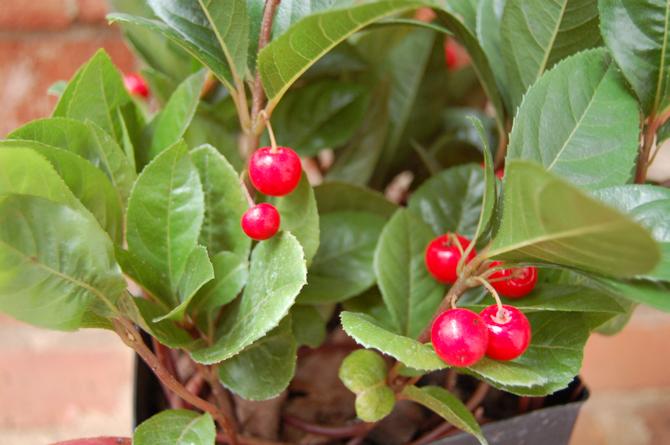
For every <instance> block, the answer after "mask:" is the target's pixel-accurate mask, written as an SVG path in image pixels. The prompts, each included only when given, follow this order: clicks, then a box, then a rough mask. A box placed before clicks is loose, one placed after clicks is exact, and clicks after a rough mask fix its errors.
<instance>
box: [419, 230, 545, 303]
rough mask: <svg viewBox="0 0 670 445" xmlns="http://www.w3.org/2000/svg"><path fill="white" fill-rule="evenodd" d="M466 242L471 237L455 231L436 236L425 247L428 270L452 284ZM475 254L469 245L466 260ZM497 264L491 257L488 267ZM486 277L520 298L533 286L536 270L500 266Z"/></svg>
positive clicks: (497, 287) (508, 294)
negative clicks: (500, 267)
mask: <svg viewBox="0 0 670 445" xmlns="http://www.w3.org/2000/svg"><path fill="white" fill-rule="evenodd" d="M468 246H470V240H469V239H467V238H465V237H463V236H461V235H458V234H456V233H447V234H445V235H442V236H438V237H437V238H435V239H434V240H433V241H431V242H430V244H428V247H427V248H426V253H425V261H426V267H427V268H428V272H430V274H431V275H432V276H433V277H434V278H435V279H436V280H437V281H440V282H442V283H446V284H454V283H455V282H456V280H457V279H458V270H457V269H458V263H459V262H460V261H461V258H462V256H463V253H464V252H465V250H466V249H467V248H468ZM476 255H477V252H476V251H475V249H472V250H471V251H470V253H469V254H468V257H467V261H466V263H467V262H469V261H472V259H473V258H474V257H475V256H476ZM500 265H501V263H500V261H492V262H491V264H490V266H489V267H491V268H493V267H499V266H500ZM489 281H490V283H491V285H492V286H493V287H494V288H495V290H496V291H497V292H498V293H499V294H500V295H502V296H505V297H507V298H521V297H523V296H525V295H527V294H528V293H530V292H531V291H532V290H533V288H534V287H535V284H536V283H537V270H536V269H535V268H534V267H532V266H529V267H517V268H513V269H500V270H496V271H495V272H493V273H492V274H491V275H490V277H489Z"/></svg>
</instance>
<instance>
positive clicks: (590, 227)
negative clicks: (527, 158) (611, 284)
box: [488, 161, 659, 277]
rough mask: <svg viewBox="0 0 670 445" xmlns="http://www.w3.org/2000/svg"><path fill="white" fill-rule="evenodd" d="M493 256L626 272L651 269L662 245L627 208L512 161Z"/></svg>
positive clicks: (621, 274) (608, 272)
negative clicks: (618, 207)
mask: <svg viewBox="0 0 670 445" xmlns="http://www.w3.org/2000/svg"><path fill="white" fill-rule="evenodd" d="M556 203H561V205H560V206H557V205H556ZM488 256H489V257H492V258H493V257H495V258H500V259H505V260H511V261H527V262H543V263H553V264H558V265H562V266H566V267H574V268H578V269H583V270H586V271H590V272H596V273H602V274H604V275H609V276H615V277H617V276H618V277H625V276H633V275H639V274H644V273H647V272H649V271H650V270H652V269H653V268H654V267H655V266H656V264H657V263H658V260H659V251H658V247H657V245H656V243H655V242H654V240H653V239H652V238H651V236H650V234H649V233H648V232H647V230H646V229H644V228H643V227H641V226H640V225H638V224H637V223H635V222H634V221H633V220H631V219H630V218H628V217H626V216H625V215H623V214H622V213H620V212H618V211H617V210H614V209H612V208H610V207H607V206H605V205H603V204H601V203H600V202H598V201H597V200H595V199H593V198H591V197H590V196H587V195H586V194H584V192H582V191H580V190H579V189H577V188H576V187H574V186H572V185H570V184H569V183H568V182H566V181H565V180H563V179H560V178H559V177H557V176H555V175H553V174H551V173H547V172H546V171H545V170H544V169H543V168H542V167H540V166H539V165H537V164H535V163H531V162H524V161H512V162H510V163H509V164H507V167H506V170H505V195H504V205H503V215H502V222H501V225H500V229H499V230H498V233H497V235H496V237H495V239H494V240H493V243H492V246H491V248H490V250H489V252H488Z"/></svg>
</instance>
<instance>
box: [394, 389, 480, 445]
mask: <svg viewBox="0 0 670 445" xmlns="http://www.w3.org/2000/svg"><path fill="white" fill-rule="evenodd" d="M400 395H401V396H403V397H404V398H407V399H409V400H414V401H415V402H417V403H419V404H420V405H423V406H425V407H426V408H428V409H430V410H431V411H433V412H435V413H436V414H437V415H439V416H440V417H442V418H443V419H444V420H446V421H447V422H449V423H450V424H452V425H453V426H455V427H456V428H458V429H459V430H463V431H465V432H467V433H470V434H472V435H473V436H475V437H476V438H477V440H478V441H479V443H481V444H483V445H486V444H488V442H487V441H486V438H485V437H484V434H483V433H482V430H481V428H480V426H479V424H478V423H477V420H476V419H475V416H473V415H472V413H471V412H470V410H469V409H468V408H467V407H466V406H465V405H464V404H463V402H461V401H460V400H459V399H458V397H456V396H454V395H453V394H451V393H450V392H449V391H447V390H446V389H444V388H441V387H439V386H424V387H422V388H417V387H416V386H414V385H409V386H406V387H405V388H404V389H403V390H402V392H401V393H400Z"/></svg>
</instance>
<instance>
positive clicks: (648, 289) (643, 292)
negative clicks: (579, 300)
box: [589, 275, 670, 312]
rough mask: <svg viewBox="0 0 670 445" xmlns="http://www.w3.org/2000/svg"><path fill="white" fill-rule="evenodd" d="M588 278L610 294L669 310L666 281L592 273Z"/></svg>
mask: <svg viewBox="0 0 670 445" xmlns="http://www.w3.org/2000/svg"><path fill="white" fill-rule="evenodd" d="M589 278H590V279H592V280H593V282H595V283H596V285H597V286H598V287H599V288H600V289H602V290H604V291H605V292H607V293H609V294H611V295H614V296H617V297H621V298H625V299H627V300H630V301H634V302H636V303H642V304H646V305H647V306H651V307H653V308H656V309H659V310H661V311H665V312H670V296H669V295H670V284H668V283H662V282H655V281H649V280H626V281H618V280H613V279H610V278H605V277H595V276H592V275H591V276H589Z"/></svg>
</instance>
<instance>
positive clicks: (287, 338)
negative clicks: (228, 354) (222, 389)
mask: <svg viewBox="0 0 670 445" xmlns="http://www.w3.org/2000/svg"><path fill="white" fill-rule="evenodd" d="M297 349H298V345H297V343H296V341H295V338H294V337H293V331H292V330H291V317H286V318H284V320H282V322H281V323H280V324H279V326H277V327H276V328H274V329H273V330H272V331H270V332H269V333H268V334H267V335H265V336H264V337H262V338H261V339H259V340H257V341H256V342H255V343H253V344H252V345H251V346H249V347H247V348H246V349H245V350H244V351H242V352H241V353H239V354H237V355H236V356H235V357H232V358H230V359H228V360H226V361H224V362H222V363H221V364H220V365H219V377H220V378H221V382H222V383H223V384H224V385H226V387H227V388H228V389H230V390H231V391H233V392H234V393H235V394H237V395H238V396H240V397H242V398H243V399H246V400H267V399H271V398H273V397H275V396H277V395H278V394H279V393H281V392H282V391H284V390H285V389H286V388H287V387H288V384H289V383H290V382H291V379H293V374H294V373H295V364H296V358H297V355H296V353H297Z"/></svg>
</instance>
